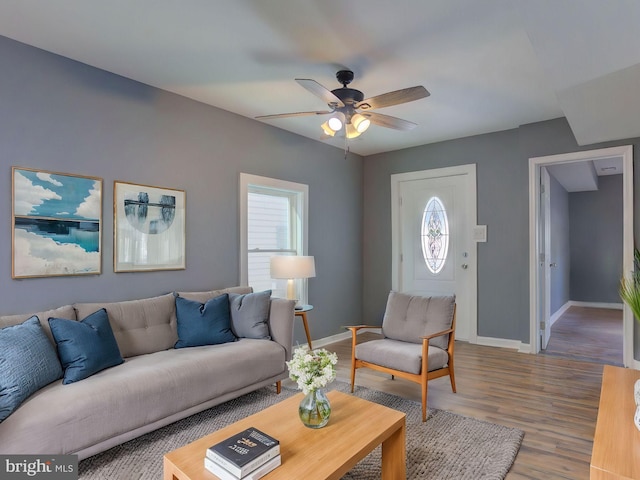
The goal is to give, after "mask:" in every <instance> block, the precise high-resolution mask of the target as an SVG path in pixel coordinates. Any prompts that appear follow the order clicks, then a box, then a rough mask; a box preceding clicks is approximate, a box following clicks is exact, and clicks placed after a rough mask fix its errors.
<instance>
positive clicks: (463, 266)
mask: <svg viewBox="0 0 640 480" xmlns="http://www.w3.org/2000/svg"><path fill="white" fill-rule="evenodd" d="M460 266H461V267H462V269H463V270H466V269H467V268H469V265H467V264H466V263H463V264H462V265H460Z"/></svg>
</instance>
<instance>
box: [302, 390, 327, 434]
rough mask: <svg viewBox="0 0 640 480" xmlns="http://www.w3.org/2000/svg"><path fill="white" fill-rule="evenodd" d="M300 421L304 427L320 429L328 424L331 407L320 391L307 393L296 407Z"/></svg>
mask: <svg viewBox="0 0 640 480" xmlns="http://www.w3.org/2000/svg"><path fill="white" fill-rule="evenodd" d="M298 414H299V415H300V420H301V421H302V423H304V425H305V427H309V428H322V427H324V426H325V425H326V424H327V423H328V422H329V416H330V415H331V405H330V404H329V399H328V398H327V396H326V395H325V394H324V391H323V390H322V389H318V390H314V391H312V392H309V393H308V394H307V395H306V396H305V397H304V398H303V399H302V401H301V402H300V406H299V407H298Z"/></svg>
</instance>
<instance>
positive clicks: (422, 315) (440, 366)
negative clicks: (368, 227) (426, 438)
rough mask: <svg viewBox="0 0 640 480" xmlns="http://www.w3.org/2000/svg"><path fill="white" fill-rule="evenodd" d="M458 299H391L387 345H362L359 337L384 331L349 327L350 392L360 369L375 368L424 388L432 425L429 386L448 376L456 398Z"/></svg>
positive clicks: (397, 295) (386, 319)
mask: <svg viewBox="0 0 640 480" xmlns="http://www.w3.org/2000/svg"><path fill="white" fill-rule="evenodd" d="M455 301H456V299H455V296H444V297H421V296H415V295H407V294H404V293H399V292H393V291H392V292H391V293H389V298H388V299H387V307H386V310H385V313H384V317H383V319H382V334H383V335H384V338H383V339H380V340H370V341H367V342H363V343H361V344H357V336H358V335H357V334H358V331H359V330H361V329H364V328H380V327H374V326H370V325H355V326H349V327H346V328H347V329H349V330H350V331H351V391H352V392H353V387H354V384H355V379H356V370H357V369H358V368H363V367H366V368H370V369H373V370H377V371H380V372H385V373H388V374H391V375H392V378H393V376H398V377H400V378H404V379H407V380H410V381H412V382H416V383H418V384H420V386H421V387H422V421H423V422H424V421H426V419H427V382H428V381H429V380H432V379H434V378H440V377H443V376H446V375H449V379H450V380H451V389H452V390H453V392H454V393H455V391H456V382H455V375H454V371H453V350H454V345H455V326H456V303H455Z"/></svg>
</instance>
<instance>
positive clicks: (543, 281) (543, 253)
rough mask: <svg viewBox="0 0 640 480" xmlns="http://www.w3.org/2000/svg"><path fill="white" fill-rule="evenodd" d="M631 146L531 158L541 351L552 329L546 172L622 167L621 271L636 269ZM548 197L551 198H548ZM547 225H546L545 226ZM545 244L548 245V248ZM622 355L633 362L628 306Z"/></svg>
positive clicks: (534, 293) (533, 323)
mask: <svg viewBox="0 0 640 480" xmlns="http://www.w3.org/2000/svg"><path fill="white" fill-rule="evenodd" d="M632 158H633V151H632V146H622V147H612V148H605V149H598V150H590V151H584V152H574V153H570V154H561V155H553V156H547V157H536V158H530V159H529V207H530V208H529V225H530V242H529V243H530V249H529V258H530V298H531V311H530V348H531V352H532V353H538V352H540V351H541V349H542V348H543V347H544V346H545V345H546V340H548V337H547V338H545V333H546V334H547V335H548V334H549V333H550V329H551V315H550V309H549V298H550V296H551V294H550V289H551V282H550V270H551V269H552V268H554V260H553V259H552V258H551V257H550V252H549V250H548V242H545V241H544V239H545V232H548V228H549V224H548V216H549V214H548V212H545V207H546V203H547V202H546V201H545V195H544V194H545V188H548V187H545V186H543V182H542V180H543V178H544V172H545V170H546V169H548V168H552V167H563V168H564V167H567V168H569V167H573V166H576V165H577V164H580V163H584V162H594V161H598V160H612V161H616V162H619V163H620V164H621V166H622V167H621V169H622V197H623V199H622V210H623V212H622V218H623V222H622V223H623V232H622V244H623V245H622V271H623V272H630V271H632V270H633V175H632ZM547 200H548V199H547ZM545 226H546V227H547V228H545ZM545 247H546V248H545ZM622 317H623V318H622V337H623V339H622V359H623V363H624V365H625V366H630V365H632V364H633V362H634V361H633V315H632V314H631V312H630V310H629V309H628V307H626V306H624V307H623V311H622Z"/></svg>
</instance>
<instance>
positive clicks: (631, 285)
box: [619, 272, 640, 321]
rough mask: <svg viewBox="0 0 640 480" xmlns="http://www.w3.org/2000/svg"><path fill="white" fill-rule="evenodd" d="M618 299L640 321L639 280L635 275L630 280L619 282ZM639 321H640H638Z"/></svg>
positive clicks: (625, 279)
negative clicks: (620, 299)
mask: <svg viewBox="0 0 640 480" xmlns="http://www.w3.org/2000/svg"><path fill="white" fill-rule="evenodd" d="M619 293H620V298H622V300H623V301H624V302H625V303H626V304H627V305H629V308H630V309H631V311H632V312H633V315H634V316H635V317H636V320H639V319H640V280H639V278H638V276H637V275H635V272H634V275H633V277H631V278H623V279H621V280H620V288H619ZM639 321H640V320H639Z"/></svg>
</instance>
